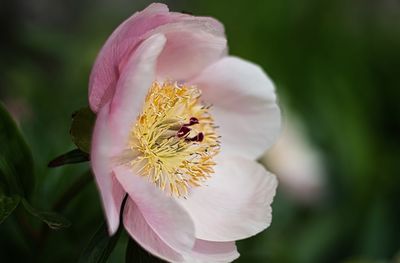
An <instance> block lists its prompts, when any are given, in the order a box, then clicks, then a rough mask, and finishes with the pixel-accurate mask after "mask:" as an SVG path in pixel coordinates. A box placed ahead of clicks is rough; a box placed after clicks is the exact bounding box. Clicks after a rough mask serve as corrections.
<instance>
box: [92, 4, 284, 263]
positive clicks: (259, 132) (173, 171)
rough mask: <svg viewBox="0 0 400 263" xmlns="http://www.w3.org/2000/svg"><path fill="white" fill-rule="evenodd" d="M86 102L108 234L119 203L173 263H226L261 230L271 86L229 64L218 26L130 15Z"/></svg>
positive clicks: (271, 190) (133, 230)
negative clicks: (238, 243)
mask: <svg viewBox="0 0 400 263" xmlns="http://www.w3.org/2000/svg"><path fill="white" fill-rule="evenodd" d="M89 102H90V106H91V108H92V110H93V111H95V112H97V120H96V124H95V128H94V134H93V142H92V151H91V159H92V169H93V172H94V174H95V177H96V182H97V185H98V187H99V189H100V193H101V198H102V201H103V207H104V210H105V214H106V217H107V222H108V226H109V232H110V234H113V233H115V231H116V230H117V228H118V226H119V214H120V209H121V203H122V200H123V198H124V196H125V195H126V193H127V194H128V195H129V197H128V200H127V203H126V205H125V208H124V213H123V224H124V226H125V229H126V230H127V231H128V233H129V234H130V235H131V237H132V238H134V239H135V240H136V241H137V242H138V243H139V244H140V245H141V246H142V247H144V248H145V249H146V250H148V251H149V252H150V253H152V254H154V255H156V256H158V257H160V258H162V259H165V260H168V261H171V262H229V261H232V260H234V259H236V258H237V257H238V256H239V254H238V252H237V250H236V246H235V241H236V240H239V239H243V238H247V237H250V236H252V235H255V234H257V233H259V232H260V231H262V230H264V229H265V228H267V227H268V226H269V224H270V222H271V207H270V204H271V202H272V199H273V197H274V195H275V189H276V186H277V181H276V179H275V176H273V175H271V174H269V173H268V172H267V171H266V170H265V169H264V168H263V167H262V166H261V165H259V164H258V163H257V162H255V160H256V159H257V158H258V157H259V156H260V155H261V154H262V153H263V152H264V151H265V149H267V148H268V147H270V146H271V144H272V143H273V142H274V141H275V139H276V137H277V135H278V133H279V130H280V112H279V108H278V106H277V103H276V96H275V93H274V86H273V84H272V82H271V81H270V79H269V78H268V77H267V76H266V74H265V73H264V72H263V71H262V70H261V69H260V68H259V67H258V66H256V65H254V64H252V63H249V62H247V61H244V60H242V59H239V58H236V57H231V56H227V46H226V39H225V35H224V29H223V26H222V25H221V24H220V23H219V22H218V21H216V20H214V19H212V18H208V17H194V16H191V15H186V14H181V13H173V12H169V11H168V8H167V6H165V5H163V4H152V5H150V6H149V7H148V8H146V9H145V10H143V11H142V12H139V13H136V14H134V15H133V16H132V17H130V18H129V19H128V20H126V21H125V22H124V23H122V24H121V25H120V26H119V27H118V28H117V29H116V30H115V31H114V33H113V34H112V35H111V36H110V38H109V39H108V40H107V42H106V43H105V45H104V47H103V48H102V50H101V51H100V54H99V55H98V57H97V60H96V62H95V65H94V67H93V71H92V74H91V76H90V84H89ZM210 105H212V106H210ZM217 126H218V127H217Z"/></svg>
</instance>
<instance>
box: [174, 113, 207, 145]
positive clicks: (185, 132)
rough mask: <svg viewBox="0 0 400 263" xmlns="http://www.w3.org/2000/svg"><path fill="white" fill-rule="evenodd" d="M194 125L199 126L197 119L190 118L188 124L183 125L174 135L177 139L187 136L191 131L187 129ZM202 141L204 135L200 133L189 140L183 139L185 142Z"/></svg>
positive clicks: (187, 138)
mask: <svg viewBox="0 0 400 263" xmlns="http://www.w3.org/2000/svg"><path fill="white" fill-rule="evenodd" d="M195 124H199V119H197V118H195V117H191V118H190V119H189V123H185V124H183V125H182V127H181V128H180V129H179V131H178V133H177V134H176V135H177V136H178V137H179V138H182V137H185V136H187V135H188V134H189V132H190V131H191V130H192V129H190V128H188V127H189V126H192V125H195ZM203 140H204V134H203V133H202V132H200V133H199V134H197V135H196V136H194V137H192V138H189V137H186V138H185V141H188V142H202V141H203Z"/></svg>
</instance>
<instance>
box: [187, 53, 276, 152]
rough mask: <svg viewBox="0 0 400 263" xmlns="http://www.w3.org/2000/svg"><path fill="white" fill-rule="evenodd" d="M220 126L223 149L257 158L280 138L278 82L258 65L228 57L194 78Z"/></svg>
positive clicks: (219, 131) (193, 82)
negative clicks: (274, 82)
mask: <svg viewBox="0 0 400 263" xmlns="http://www.w3.org/2000/svg"><path fill="white" fill-rule="evenodd" d="M191 83H192V84H195V85H197V86H198V88H200V89H201V90H202V92H203V97H202V98H203V99H204V101H205V102H207V103H210V104H212V105H213V107H212V108H211V112H212V114H213V116H214V118H215V123H216V125H218V126H219V127H220V128H219V129H218V130H217V132H218V133H219V134H220V135H221V150H222V151H224V152H227V153H229V154H234V155H241V156H244V157H247V158H252V159H256V158H258V157H260V156H261V154H262V153H263V152H264V151H265V150H266V149H267V148H269V147H270V146H271V145H272V144H273V143H274V141H275V140H276V139H277V137H278V134H279V132H280V126H281V116H280V110H279V107H278V105H277V102H276V96H275V89H274V85H273V83H272V82H271V80H270V79H269V78H268V76H267V75H266V74H265V73H264V71H263V70H262V69H261V68H260V67H259V66H257V65H255V64H252V63H250V62H247V61H244V60H242V59H239V58H235V57H226V58H223V59H221V60H220V61H218V62H216V63H215V64H213V65H211V66H209V67H208V68H206V69H205V70H204V71H203V72H202V73H201V74H200V75H199V76H197V77H195V78H194V79H193V80H192V81H191Z"/></svg>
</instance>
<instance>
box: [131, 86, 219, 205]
mask: <svg viewBox="0 0 400 263" xmlns="http://www.w3.org/2000/svg"><path fill="white" fill-rule="evenodd" d="M200 97H201V92H200V90H198V89H197V88H196V87H194V86H186V85H178V84H177V83H176V82H175V83H173V82H164V83H159V82H153V84H152V87H151V88H150V90H149V93H148V94H147V97H146V100H145V104H144V108H143V111H142V113H141V114H140V115H139V117H138V119H137V122H136V124H135V126H134V127H133V129H132V132H131V136H130V141H129V147H130V149H131V150H133V151H135V152H137V153H139V154H138V157H137V158H135V159H134V160H132V161H131V162H130V165H132V166H135V167H138V169H139V173H140V175H142V176H147V177H148V178H149V180H150V181H151V182H153V183H154V184H156V185H157V186H158V187H159V188H160V189H162V190H165V191H167V192H169V193H171V194H172V195H175V196H178V197H179V196H185V195H187V193H188V190H189V188H191V187H196V186H200V185H201V184H202V182H204V181H205V180H206V179H207V178H209V177H210V175H211V174H212V173H213V172H214V171H213V166H214V165H215V162H214V161H213V157H214V156H215V155H216V154H217V153H218V152H219V145H220V144H219V141H218V136H217V134H216V132H215V128H216V127H215V126H214V120H213V118H212V117H211V115H210V114H209V112H208V111H209V108H210V107H209V106H205V105H203V104H202V103H201V102H200Z"/></svg>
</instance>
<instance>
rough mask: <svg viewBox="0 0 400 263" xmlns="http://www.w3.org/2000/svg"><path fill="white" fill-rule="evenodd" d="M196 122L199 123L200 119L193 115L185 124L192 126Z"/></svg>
mask: <svg viewBox="0 0 400 263" xmlns="http://www.w3.org/2000/svg"><path fill="white" fill-rule="evenodd" d="M195 124H199V119H197V118H195V117H191V118H190V119H189V123H186V124H183V126H192V125H195Z"/></svg>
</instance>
